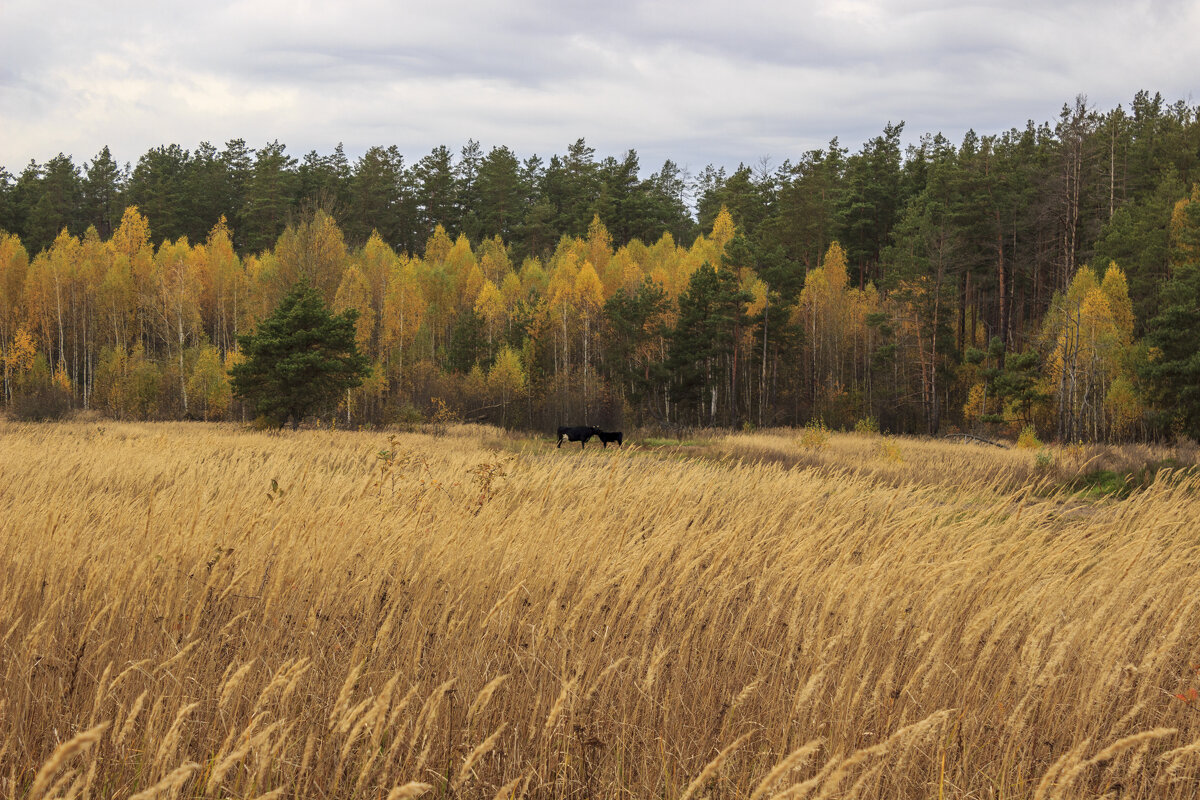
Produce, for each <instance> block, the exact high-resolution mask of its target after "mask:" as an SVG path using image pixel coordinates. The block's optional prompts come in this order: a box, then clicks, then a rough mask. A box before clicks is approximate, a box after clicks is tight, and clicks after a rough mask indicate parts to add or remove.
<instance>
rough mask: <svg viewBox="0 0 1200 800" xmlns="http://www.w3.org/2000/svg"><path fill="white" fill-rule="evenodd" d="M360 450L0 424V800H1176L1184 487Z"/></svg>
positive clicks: (1191, 572)
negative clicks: (1117, 494) (1107, 495)
mask: <svg viewBox="0 0 1200 800" xmlns="http://www.w3.org/2000/svg"><path fill="white" fill-rule="evenodd" d="M394 443H395V444H394V445H392V444H389V443H388V442H387V441H386V438H385V437H384V436H382V435H380V434H371V433H361V432H330V431H302V432H299V433H290V432H289V433H286V434H269V433H252V432H247V431H244V430H241V429H238V428H236V427H233V426H217V425H200V424H162V425H158V424H138V425H133V424H129V425H126V424H118V423H113V424H106V425H105V426H104V428H103V429H102V430H101V429H100V428H97V427H96V426H94V425H86V424H62V425H46V426H22V425H16V424H12V423H5V422H0V448H3V454H2V456H3V457H2V458H0V548H3V552H4V554H5V557H4V558H3V559H2V560H0V609H2V610H0V796H4V797H15V798H34V797H36V798H40V797H50V796H58V795H63V796H78V797H85V796H86V797H93V798H101V797H129V796H140V797H154V796H164V797H165V796H187V797H202V796H209V797H230V798H232V797H273V798H281V797H303V798H310V797H311V798H321V797H327V798H334V797H338V798H342V797H359V798H384V797H388V798H396V799H397V800H399V798H404V797H417V796H420V795H422V794H425V793H429V794H430V795H436V796H450V797H462V798H467V797H470V798H475V797H478V798H493V797H499V798H516V797H527V798H543V797H545V798H550V797H579V798H582V797H589V798H618V797H620V798H627V797H650V796H661V797H665V798H674V799H675V800H679V798H683V797H693V798H695V797H700V796H711V797H722V798H739V797H740V798H755V799H756V800H757V798H765V797H772V796H776V797H802V796H812V797H851V796H862V797H896V798H902V797H920V796H925V797H1030V796H1035V795H1040V796H1047V797H1049V796H1053V797H1062V798H1073V797H1081V798H1082V797H1094V796H1100V795H1103V794H1105V793H1114V794H1115V793H1119V794H1120V795H1121V796H1122V797H1123V798H1158V797H1181V798H1182V797H1194V796H1195V795H1196V794H1197V793H1198V791H1200V746H1197V744H1196V743H1197V742H1198V741H1200V709H1198V707H1197V703H1198V702H1200V697H1198V696H1197V693H1196V692H1194V691H1192V690H1194V689H1197V688H1200V591H1198V589H1200V577H1198V576H1197V575H1196V571H1195V567H1194V565H1195V564H1196V563H1197V557H1198V556H1200V537H1197V535H1196V534H1197V531H1198V527H1197V526H1198V523H1197V520H1200V480H1197V478H1196V477H1194V476H1191V475H1189V474H1186V473H1181V472H1177V473H1173V474H1166V475H1163V476H1160V478H1159V480H1157V481H1156V482H1154V483H1153V484H1151V485H1150V486H1149V487H1148V488H1147V489H1145V490H1143V491H1138V492H1135V493H1133V494H1132V495H1131V496H1130V497H1128V498H1127V499H1124V500H1119V501H1118V500H1112V499H1087V498H1081V497H1079V496H1075V495H1070V494H1068V493H1065V492H1062V491H1057V490H1056V489H1055V488H1054V484H1055V480H1056V479H1055V478H1054V476H1050V477H1048V476H1047V475H1045V474H1044V473H1039V472H1038V471H1037V470H1035V469H1034V465H1033V456H1032V455H1030V454H1029V453H1015V452H1010V451H999V450H994V449H987V448H983V447H978V446H972V445H958V444H946V443H941V442H930V441H920V440H897V445H896V446H897V447H899V448H900V450H901V451H902V452H903V459H902V460H896V459H892V458H883V457H881V456H880V455H879V453H878V451H877V448H876V447H875V446H874V444H873V440H872V439H871V438H870V437H865V436H855V435H837V434H834V435H833V436H832V437H831V439H830V441H829V443H828V446H826V447H822V448H820V450H818V451H813V450H811V449H804V448H801V447H800V446H799V445H798V444H797V442H796V438H795V435H794V434H775V433H771V432H767V433H756V434H746V435H737V436H729V437H723V438H720V439H717V440H714V441H712V442H709V443H707V444H705V445H703V446H702V447H699V448H696V450H697V451H698V452H696V453H693V454H689V453H688V452H687V449H686V448H664V449H661V450H659V449H654V448H648V447H643V448H637V447H633V448H628V447H627V448H626V449H625V450H624V451H615V450H613V449H609V450H595V451H593V450H591V449H589V450H587V451H583V452H580V451H578V450H575V451H570V452H567V451H556V450H555V449H554V448H553V446H552V444H548V443H545V442H538V441H531V440H522V439H519V438H516V437H513V436H510V435H505V434H502V433H501V432H499V431H492V430H490V429H480V428H467V427H453V426H451V427H450V428H449V430H448V431H447V432H446V434H445V435H444V436H440V437H437V438H434V437H427V436H423V435H421V434H399V435H397V436H396V437H395V439H394ZM385 445H386V446H387V448H388V449H389V450H391V449H393V447H394V449H396V450H397V451H398V452H399V453H400V457H398V458H394V459H393V462H392V466H391V472H390V473H388V474H386V476H383V477H381V470H380V459H379V458H378V457H377V454H378V453H379V451H380V449H381V448H383V447H384V446H385ZM1147 452H1149V451H1147ZM1141 455H1142V454H1141V453H1140V452H1136V453H1131V454H1130V455H1129V456H1128V458H1129V459H1130V460H1131V461H1136V460H1138V459H1140V458H1141ZM1150 455H1152V456H1154V457H1159V456H1160V455H1161V454H1160V453H1157V452H1155V453H1152V454H1150ZM1096 457H1097V456H1096V455H1094V454H1092V455H1089V454H1088V453H1086V452H1083V451H1082V450H1081V451H1080V452H1079V453H1077V454H1076V453H1071V452H1068V451H1065V450H1064V451H1062V452H1061V453H1058V454H1057V457H1056V461H1055V463H1056V465H1057V466H1056V469H1068V468H1071V467H1070V465H1072V464H1075V465H1077V466H1079V465H1086V464H1088V463H1094V462H1095V459H1096ZM499 463H504V465H505V467H504V470H503V473H504V474H503V476H499V477H497V479H496V480H495V481H494V483H493V484H492V485H491V486H490V489H489V492H488V494H487V496H486V497H482V498H481V495H480V492H479V489H478V486H477V485H476V484H474V483H473V482H472V478H471V476H472V475H473V474H476V473H477V472H478V468H479V467H480V465H495V464H499ZM1064 465H1066V466H1064ZM497 474H498V472H497ZM385 477H386V480H385Z"/></svg>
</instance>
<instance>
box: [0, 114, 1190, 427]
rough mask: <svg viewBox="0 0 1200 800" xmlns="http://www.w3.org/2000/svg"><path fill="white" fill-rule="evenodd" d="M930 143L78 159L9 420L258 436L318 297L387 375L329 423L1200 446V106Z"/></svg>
mask: <svg viewBox="0 0 1200 800" xmlns="http://www.w3.org/2000/svg"><path fill="white" fill-rule="evenodd" d="M902 128H903V125H902V124H899V125H889V126H887V127H886V128H885V129H884V131H883V133H882V134H881V135H880V136H878V137H875V138H874V139H872V140H871V141H869V142H867V143H865V144H864V145H863V146H862V148H861V149H860V150H859V151H858V152H856V153H853V154H851V153H849V152H848V151H847V150H846V149H844V148H842V147H841V146H840V145H839V144H838V142H837V140H836V139H835V140H834V141H833V142H831V143H830V145H829V146H828V147H827V148H825V149H821V150H817V151H812V152H809V153H806V154H804V155H803V156H801V157H800V158H799V159H798V160H797V161H796V162H791V161H787V162H784V164H782V165H781V166H779V167H778V168H775V169H770V168H769V165H767V164H766V163H763V164H760V165H758V166H757V167H741V168H739V169H737V170H735V171H733V172H732V173H730V174H727V173H726V172H725V171H724V170H720V169H714V168H711V167H709V168H706V169H705V170H703V171H702V172H701V173H700V174H699V175H698V176H696V177H695V179H694V180H689V179H688V178H687V176H686V175H685V174H684V173H683V172H682V171H681V170H680V169H679V168H678V167H676V166H675V165H674V164H672V163H671V162H670V161H668V162H667V163H666V164H664V166H663V168H662V169H661V170H660V171H659V172H657V173H655V174H654V175H652V176H651V177H650V178H646V179H642V178H640V177H639V165H638V159H637V155H636V153H634V152H633V151H630V152H629V153H627V154H626V156H625V157H624V159H622V160H617V159H613V158H607V159H603V160H600V161H597V160H596V159H595V157H594V153H593V151H592V150H591V149H590V148H588V147H587V145H586V143H585V142H584V141H583V140H580V141H578V142H576V143H575V144H574V145H572V146H571V147H570V148H569V151H568V154H567V155H566V156H561V157H560V156H554V157H552V158H551V159H550V161H549V162H548V163H545V164H543V162H542V161H541V160H540V159H538V158H537V157H536V156H532V157H529V158H527V159H525V160H524V161H520V160H519V159H518V158H517V157H516V156H515V155H514V154H513V153H512V152H511V151H509V150H508V149H507V148H503V147H498V148H493V149H492V150H491V151H490V152H489V153H487V154H486V155H485V154H483V152H482V150H481V148H480V147H479V145H478V144H477V143H475V142H470V143H468V145H467V146H466V147H465V148H463V149H462V151H461V153H460V155H459V157H458V158H457V159H454V158H453V157H452V156H451V153H450V151H449V150H448V149H447V148H444V147H442V148H437V149H435V150H434V151H433V152H432V153H431V154H430V155H429V156H426V157H425V158H423V159H421V160H419V161H418V162H416V163H415V164H413V165H411V167H409V166H406V165H405V164H404V160H403V158H402V157H401V156H400V154H399V152H398V150H397V149H396V148H394V147H392V148H373V149H372V150H370V151H368V152H367V153H366V154H364V156H363V157H362V158H360V159H359V160H358V161H357V162H356V163H354V164H353V165H351V164H350V163H349V162H348V160H347V159H346V158H345V156H344V154H342V153H341V151H340V148H339V150H337V151H335V153H334V154H333V155H332V156H328V157H324V156H319V155H317V154H315V153H310V154H309V155H308V156H306V157H305V158H304V159H302V160H301V161H300V162H297V161H295V160H294V159H292V158H290V157H289V156H287V155H286V152H285V149H284V148H283V147H282V146H281V145H279V144H278V143H273V144H271V145H268V146H267V147H264V148H262V149H260V150H258V151H253V152H252V151H249V150H248V149H247V148H246V146H245V144H244V143H243V142H230V143H228V144H227V145H226V147H225V149H224V150H223V151H217V150H215V148H212V147H211V146H209V145H201V147H200V148H198V149H197V151H196V152H195V153H188V152H187V151H185V150H182V149H181V148H179V147H177V146H174V145H172V146H170V147H165V148H157V149H155V150H152V151H151V152H149V153H147V154H145V155H144V156H143V157H142V158H141V159H140V160H139V161H138V164H137V165H136V166H135V167H134V168H132V169H120V168H118V167H117V165H116V164H115V163H114V162H113V160H112V158H111V155H110V154H109V152H108V150H107V148H105V149H104V150H102V151H101V153H100V154H99V155H98V156H97V157H96V158H95V159H94V160H93V161H92V162H90V163H88V164H86V165H85V169H84V170H80V169H78V168H76V167H75V166H74V165H73V164H72V161H71V159H70V158H69V157H67V156H61V155H60V156H59V157H57V158H55V159H52V160H51V161H50V162H48V163H47V164H46V165H44V166H39V165H36V164H31V165H30V166H29V167H28V168H27V169H26V170H25V171H24V172H22V174H21V175H20V176H19V177H17V178H16V179H12V178H11V176H7V175H6V176H5V180H4V181H3V182H2V189H0V224H2V225H3V227H4V229H5V230H7V231H9V232H10V233H9V234H7V235H5V236H4V237H3V239H2V240H0V271H2V274H0V347H2V348H3V350H2V353H0V356H2V357H3V363H4V395H5V400H6V402H7V403H9V404H12V405H15V406H17V407H18V409H17V410H18V411H19V412H20V410H21V408H26V409H28V411H29V413H37V409H44V408H48V407H49V408H63V407H89V408H97V409H100V410H102V411H104V412H105V413H109V414H112V415H114V416H120V417H182V416H187V417H197V418H214V417H218V418H219V417H227V416H230V415H234V416H236V415H239V414H240V413H241V410H240V409H238V408H237V407H236V404H234V403H233V401H232V398H231V396H230V395H229V389H228V379H227V376H226V373H227V370H228V368H229V366H230V365H231V362H232V361H234V360H236V359H237V357H238V352H237V336H238V334H242V333H246V332H248V331H249V330H251V329H252V328H253V326H254V324H255V322H256V321H257V320H259V319H262V318H263V317H264V316H265V315H266V314H267V313H269V312H270V310H271V309H272V308H273V307H274V304H275V303H276V302H278V300H279V299H280V298H281V297H282V296H283V294H284V293H285V292H286V291H287V289H288V287H289V286H290V285H291V284H292V283H294V282H295V281H296V280H298V279H300V278H305V279H307V280H308V281H309V282H310V283H312V284H313V285H314V286H316V287H317V288H318V289H319V290H320V291H321V292H322V294H323V296H324V297H325V299H326V300H327V302H329V303H330V304H331V305H332V306H333V307H335V308H339V309H341V308H350V307H353V308H356V309H357V310H358V311H359V317H358V326H359V327H358V337H359V344H360V347H361V348H362V349H363V351H364V352H366V353H367V354H368V355H369V357H370V358H371V359H372V361H373V363H374V364H375V369H374V371H373V374H372V377H371V379H369V380H368V381H367V383H366V384H364V386H362V387H360V388H359V389H357V390H355V391H354V392H352V393H351V394H350V396H348V397H347V398H346V399H345V400H344V401H343V403H342V407H341V408H340V409H337V410H332V409H331V410H330V413H331V414H334V413H336V414H337V415H338V418H340V419H342V420H349V421H350V422H351V424H354V423H355V422H366V421H388V420H395V419H416V418H418V417H421V416H424V417H428V416H429V415H430V414H433V413H435V412H438V411H439V410H441V409H443V408H444V407H445V408H449V409H450V410H451V411H453V412H455V413H457V414H459V415H461V416H465V417H468V418H484V419H491V420H494V421H497V422H502V423H504V424H509V425H520V426H535V427H545V426H548V425H553V424H555V423H565V422H590V423H595V424H605V425H613V426H615V425H618V424H625V425H637V424H656V425H680V424H682V425H725V426H743V425H773V424H803V423H805V422H807V421H809V420H813V419H820V420H823V421H824V422H825V423H826V424H829V425H832V426H852V425H854V424H856V423H859V424H862V425H865V426H867V427H873V426H874V425H880V426H881V427H883V428H885V429H888V430H895V431H920V432H936V431H938V430H939V429H941V428H942V427H943V426H944V425H945V424H946V423H950V424H954V425H961V426H971V427H986V426H993V427H994V426H1001V427H1007V428H1010V429H1014V428H1018V427H1020V426H1023V425H1027V424H1031V425H1034V426H1035V427H1036V428H1037V429H1038V430H1039V431H1040V432H1041V433H1042V434H1044V435H1049V436H1054V437H1057V438H1059V439H1062V440H1075V439H1080V438H1089V439H1103V438H1133V437H1145V436H1162V435H1171V434H1173V433H1178V432H1181V431H1186V432H1189V433H1191V435H1193V436H1195V435H1197V433H1200V359H1197V358H1196V356H1195V353H1196V349H1197V346H1198V345H1200V310H1198V308H1197V303H1198V302H1200V300H1198V298H1200V266H1198V264H1197V262H1198V261H1200V195H1198V194H1197V192H1196V190H1194V189H1192V188H1191V187H1192V186H1193V184H1194V183H1196V182H1197V181H1198V180H1200V115H1198V113H1197V109H1195V108H1190V107H1188V106H1186V105H1185V104H1183V103H1182V102H1179V103H1175V104H1173V105H1169V106H1168V105H1166V104H1165V103H1164V102H1163V100H1162V98H1161V97H1159V96H1157V95H1155V96H1153V97H1151V96H1149V95H1148V94H1146V93H1139V94H1138V95H1137V97H1135V98H1134V101H1133V103H1132V105H1131V107H1130V109H1129V110H1128V111H1126V110H1125V109H1123V108H1122V107H1118V108H1116V109H1114V110H1111V111H1108V112H1105V113H1099V112H1097V111H1096V110H1094V109H1091V108H1089V107H1088V106H1087V105H1086V103H1085V102H1084V101H1083V100H1082V99H1079V100H1077V101H1076V102H1075V103H1074V104H1073V105H1070V106H1064V108H1063V112H1062V115H1061V116H1060V118H1059V120H1058V121H1057V122H1056V123H1055V124H1054V125H1051V124H1049V123H1046V124H1042V125H1034V124H1032V123H1030V124H1028V125H1026V126H1025V127H1024V128H1020V129H1013V130H1010V131H1008V132H1007V133H1004V134H1000V135H997V136H985V137H980V136H977V135H975V134H974V133H968V134H967V135H966V136H965V137H964V140H963V141H962V142H961V143H960V144H958V145H953V144H951V143H950V142H949V141H947V140H946V139H944V138H943V137H941V136H925V137H923V138H922V139H921V140H920V142H919V144H917V145H915V146H911V147H908V148H902V147H901V141H900V137H901V134H902ZM689 196H691V197H693V198H694V208H695V215H694V216H693V215H692V214H691V213H690V212H689V205H688V198H689ZM151 230H153V237H152V235H151ZM31 254H32V255H31ZM22 404H24V405H22ZM22 413H23V412H22ZM443 413H444V412H443Z"/></svg>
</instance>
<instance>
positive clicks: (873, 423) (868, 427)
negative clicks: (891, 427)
mask: <svg viewBox="0 0 1200 800" xmlns="http://www.w3.org/2000/svg"><path fill="white" fill-rule="evenodd" d="M854 432H855V433H864V434H866V435H868V436H874V435H876V434H878V433H879V420H877V419H875V418H874V417H863V418H862V419H860V420H859V421H858V422H856V423H854Z"/></svg>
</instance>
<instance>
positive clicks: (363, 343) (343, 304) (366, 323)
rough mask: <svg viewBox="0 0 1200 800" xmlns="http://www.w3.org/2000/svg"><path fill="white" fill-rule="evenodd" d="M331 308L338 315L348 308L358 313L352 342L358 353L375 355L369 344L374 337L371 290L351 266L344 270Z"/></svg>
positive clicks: (360, 274)
mask: <svg viewBox="0 0 1200 800" xmlns="http://www.w3.org/2000/svg"><path fill="white" fill-rule="evenodd" d="M333 308H334V311H336V312H338V313H341V312H343V311H345V310H346V309H348V308H353V309H354V310H355V311H357V312H358V319H357V320H356V321H355V323H354V341H355V342H356V343H357V344H358V349H359V352H362V353H366V354H368V355H372V356H373V355H375V354H374V353H371V342H372V341H373V339H374V336H375V312H374V310H373V309H372V308H371V289H370V287H369V286H368V285H367V279H366V278H365V277H363V274H362V272H361V271H360V270H359V269H358V267H355V266H351V267H349V268H347V269H346V272H345V273H344V274H343V276H342V282H341V285H340V286H338V290H337V297H336V298H335V299H334V303H333Z"/></svg>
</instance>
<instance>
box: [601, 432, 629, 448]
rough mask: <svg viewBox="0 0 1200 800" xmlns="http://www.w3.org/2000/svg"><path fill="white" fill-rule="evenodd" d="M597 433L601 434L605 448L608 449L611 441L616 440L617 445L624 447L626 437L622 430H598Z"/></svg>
mask: <svg viewBox="0 0 1200 800" xmlns="http://www.w3.org/2000/svg"><path fill="white" fill-rule="evenodd" d="M596 435H597V436H599V437H600V441H601V442H603V443H604V447H605V449H608V443H609V442H616V443H617V447H622V446H623V445H624V444H625V437H624V435H623V434H622V433H621V432H620V431H601V430H597V431H596Z"/></svg>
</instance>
